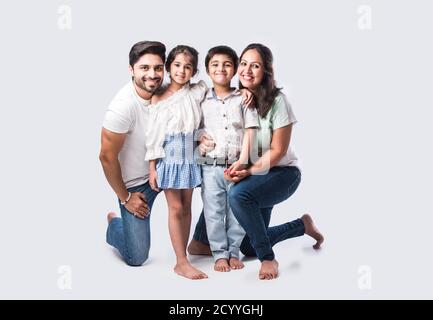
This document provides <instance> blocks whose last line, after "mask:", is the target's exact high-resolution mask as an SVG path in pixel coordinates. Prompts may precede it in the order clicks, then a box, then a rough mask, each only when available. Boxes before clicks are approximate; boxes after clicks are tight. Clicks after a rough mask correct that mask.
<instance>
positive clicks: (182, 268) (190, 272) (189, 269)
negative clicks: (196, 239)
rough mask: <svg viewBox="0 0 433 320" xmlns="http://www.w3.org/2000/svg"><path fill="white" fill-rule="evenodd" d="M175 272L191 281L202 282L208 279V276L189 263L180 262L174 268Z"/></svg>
mask: <svg viewBox="0 0 433 320" xmlns="http://www.w3.org/2000/svg"><path fill="white" fill-rule="evenodd" d="M174 272H176V273H177V274H178V275H180V276H182V277H185V278H188V279H191V280H200V279H206V278H207V275H206V273H204V272H202V271H200V270H198V269H196V268H194V267H193V266H192V265H191V264H190V263H189V261H185V262H180V263H179V262H178V263H177V264H176V265H175V266H174Z"/></svg>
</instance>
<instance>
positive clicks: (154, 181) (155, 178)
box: [149, 169, 161, 192]
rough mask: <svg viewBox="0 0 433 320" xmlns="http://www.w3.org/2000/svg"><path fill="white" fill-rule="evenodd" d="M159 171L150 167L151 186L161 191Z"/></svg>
mask: <svg viewBox="0 0 433 320" xmlns="http://www.w3.org/2000/svg"><path fill="white" fill-rule="evenodd" d="M157 181H158V173H157V172H156V170H153V169H150V170H149V185H150V188H151V189H152V190H154V191H156V192H159V191H161V190H160V189H159V188H158V182H157Z"/></svg>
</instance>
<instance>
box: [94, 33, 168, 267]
mask: <svg viewBox="0 0 433 320" xmlns="http://www.w3.org/2000/svg"><path fill="white" fill-rule="evenodd" d="M164 62H165V46H164V45H163V44H162V43H160V42H156V41H142V42H138V43H136V44H135V45H134V46H133V47H132V48H131V51H130V53H129V71H130V73H131V76H132V81H130V82H129V83H128V84H127V85H125V86H124V87H123V88H122V89H121V90H120V91H119V92H118V93H117V95H116V96H115V98H114V99H113V101H112V102H111V103H110V105H109V107H108V110H107V113H106V115H105V119H104V122H103V128H102V134H101V152H100V156H99V159H100V161H101V163H102V167H103V169H104V173H105V176H106V178H107V180H108V183H109V184H110V186H111V187H112V188H113V190H114V192H115V193H116V195H117V197H118V199H119V204H120V212H121V217H116V216H115V214H114V213H109V214H108V216H107V219H108V229H107V243H108V244H110V245H112V246H113V247H115V248H117V249H118V250H119V252H120V254H121V255H122V257H123V258H124V260H125V262H126V263H127V264H128V265H130V266H140V265H142V264H143V263H144V262H145V261H146V260H147V258H148V256H149V249H150V212H151V208H152V204H153V201H154V200H155V197H156V196H157V194H158V192H156V191H154V190H152V189H151V188H150V186H149V183H148V179H149V164H148V162H147V161H145V160H144V159H145V154H146V142H145V139H146V137H145V131H146V127H147V125H148V121H149V120H148V119H149V114H148V113H149V110H148V106H149V104H150V99H151V97H152V95H153V94H154V93H155V91H156V90H157V89H158V88H159V87H160V86H161V84H162V81H163V78H164Z"/></svg>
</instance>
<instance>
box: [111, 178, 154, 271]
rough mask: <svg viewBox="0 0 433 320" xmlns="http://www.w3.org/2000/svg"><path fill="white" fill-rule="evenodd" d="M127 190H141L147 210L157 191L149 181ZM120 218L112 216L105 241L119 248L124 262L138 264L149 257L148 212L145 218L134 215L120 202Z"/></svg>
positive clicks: (132, 264) (150, 206) (150, 207)
mask: <svg viewBox="0 0 433 320" xmlns="http://www.w3.org/2000/svg"><path fill="white" fill-rule="evenodd" d="M128 191H129V192H131V193H132V192H141V193H143V194H144V197H145V199H146V201H147V205H148V207H149V210H151V209H152V205H153V201H154V200H155V198H156V196H157V195H158V192H156V191H153V190H152V189H151V188H150V186H149V183H148V182H146V183H145V184H142V185H139V186H136V187H132V188H129V189H128ZM119 206H120V212H121V216H122V217H121V218H119V217H116V218H113V219H112V220H111V222H110V224H109V225H108V229H107V243H108V244H110V245H112V246H113V247H115V248H116V249H117V250H119V252H120V254H121V255H122V257H123V259H124V260H125V262H126V263H127V264H128V265H130V266H140V265H142V264H143V263H144V262H145V261H146V260H147V258H148V257H149V250H150V213H149V215H148V216H147V217H146V218H145V219H140V218H137V217H134V215H133V214H131V213H130V212H129V211H128V210H127V209H126V208H125V206H123V205H121V204H120V201H119Z"/></svg>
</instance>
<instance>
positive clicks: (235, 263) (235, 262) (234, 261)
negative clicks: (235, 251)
mask: <svg viewBox="0 0 433 320" xmlns="http://www.w3.org/2000/svg"><path fill="white" fill-rule="evenodd" d="M229 265H230V268H232V269H233V270H238V269H242V268H243V267H244V264H243V262H242V261H241V260H239V259H238V258H235V257H231V258H230V260H229Z"/></svg>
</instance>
